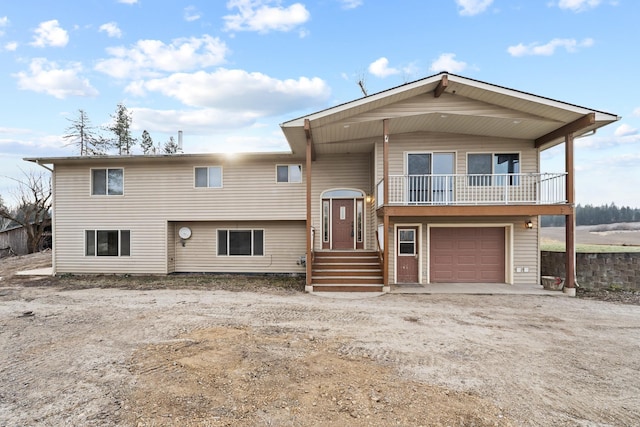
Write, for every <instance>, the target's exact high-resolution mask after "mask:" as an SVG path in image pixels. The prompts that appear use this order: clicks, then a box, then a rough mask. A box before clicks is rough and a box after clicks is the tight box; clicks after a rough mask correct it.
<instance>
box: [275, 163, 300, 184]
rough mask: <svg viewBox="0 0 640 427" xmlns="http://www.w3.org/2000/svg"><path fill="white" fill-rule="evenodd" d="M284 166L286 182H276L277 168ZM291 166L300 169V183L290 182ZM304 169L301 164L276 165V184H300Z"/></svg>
mask: <svg viewBox="0 0 640 427" xmlns="http://www.w3.org/2000/svg"><path fill="white" fill-rule="evenodd" d="M280 166H286V167H287V180H286V181H278V167H280ZM291 166H298V167H299V168H300V181H291ZM303 177H304V168H303V167H302V163H276V184H302V183H303V181H304V179H303Z"/></svg>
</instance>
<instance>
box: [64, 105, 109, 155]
mask: <svg viewBox="0 0 640 427" xmlns="http://www.w3.org/2000/svg"><path fill="white" fill-rule="evenodd" d="M67 120H69V121H70V122H71V124H70V125H69V127H68V128H66V129H65V131H66V132H67V133H66V135H64V136H63V138H64V139H66V140H67V141H69V142H68V143H67V144H66V145H75V146H76V147H77V148H78V149H79V151H80V155H81V156H93V155H101V154H105V153H106V150H107V148H108V147H106V146H105V141H104V138H102V137H101V136H98V135H97V134H96V133H95V128H94V127H93V126H92V125H91V120H89V116H88V115H87V112H86V111H84V110H83V109H79V110H78V116H77V117H76V118H75V119H67Z"/></svg>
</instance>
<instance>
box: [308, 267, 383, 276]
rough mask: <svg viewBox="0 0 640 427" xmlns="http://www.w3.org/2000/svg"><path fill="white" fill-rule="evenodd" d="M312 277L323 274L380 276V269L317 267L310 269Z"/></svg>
mask: <svg viewBox="0 0 640 427" xmlns="http://www.w3.org/2000/svg"><path fill="white" fill-rule="evenodd" d="M312 274H313V277H324V276H347V277H348V276H371V275H376V276H381V275H382V273H381V271H380V269H379V268H378V269H358V270H350V269H334V270H325V269H318V270H313V271H312Z"/></svg>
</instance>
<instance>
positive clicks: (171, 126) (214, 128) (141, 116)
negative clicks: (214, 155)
mask: <svg viewBox="0 0 640 427" xmlns="http://www.w3.org/2000/svg"><path fill="white" fill-rule="evenodd" d="M130 111H131V114H132V117H133V118H134V120H133V122H132V123H133V126H134V128H135V130H143V129H148V130H149V131H151V130H153V132H164V133H174V132H176V131H177V130H179V129H188V130H189V133H192V134H207V133H213V132H224V131H228V130H231V129H238V128H244V127H247V126H251V124H253V123H254V122H255V121H256V120H257V119H258V118H259V117H260V115H259V114H256V113H255V112H250V111H234V112H231V111H228V110H225V109H217V108H203V109H197V110H154V109H150V108H131V109H130Z"/></svg>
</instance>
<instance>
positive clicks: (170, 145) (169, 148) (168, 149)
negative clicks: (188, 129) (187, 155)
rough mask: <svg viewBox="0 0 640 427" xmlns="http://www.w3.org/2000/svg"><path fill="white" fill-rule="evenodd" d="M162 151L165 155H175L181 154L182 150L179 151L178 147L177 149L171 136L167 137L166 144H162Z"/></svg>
mask: <svg viewBox="0 0 640 427" xmlns="http://www.w3.org/2000/svg"><path fill="white" fill-rule="evenodd" d="M162 151H163V152H164V153H165V154H176V153H178V152H180V153H181V152H182V150H180V147H178V144H177V143H176V141H175V139H173V137H172V136H170V137H169V140H168V141H167V142H165V143H164V146H163V147H162Z"/></svg>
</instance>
